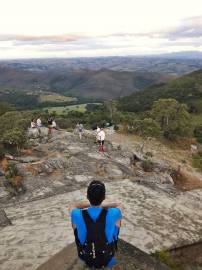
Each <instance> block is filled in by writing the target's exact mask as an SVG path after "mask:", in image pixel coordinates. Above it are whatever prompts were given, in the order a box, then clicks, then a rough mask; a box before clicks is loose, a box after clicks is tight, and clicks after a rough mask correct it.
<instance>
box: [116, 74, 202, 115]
mask: <svg viewBox="0 0 202 270" xmlns="http://www.w3.org/2000/svg"><path fill="white" fill-rule="evenodd" d="M168 98H173V99H176V100H177V101H179V102H180V103H186V104H187V106H188V110H189V111H190V112H202V70H199V71H195V72H193V73H190V74H188V75H185V76H182V77H181V78H177V79H174V80H172V81H170V82H169V83H166V84H159V85H153V86H151V87H149V88H147V89H144V90H143V91H139V92H136V93H134V94H132V95H130V96H127V97H123V98H120V99H119V109H120V110H122V111H130V112H136V113H137V112H143V111H146V110H150V109H151V108H152V105H153V103H154V101H156V100H158V99H168Z"/></svg>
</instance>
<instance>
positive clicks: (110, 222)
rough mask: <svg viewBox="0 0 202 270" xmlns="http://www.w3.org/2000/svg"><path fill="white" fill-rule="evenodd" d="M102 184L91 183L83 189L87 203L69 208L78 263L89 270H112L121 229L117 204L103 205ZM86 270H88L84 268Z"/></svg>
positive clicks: (104, 190) (120, 214)
mask: <svg viewBox="0 0 202 270" xmlns="http://www.w3.org/2000/svg"><path fill="white" fill-rule="evenodd" d="M105 193H106V189H105V185H104V183H102V182H101V181H92V182H91V183H90V184H89V186H88V189H87V198H88V200H89V202H79V203H75V204H74V205H73V206H72V207H70V211H71V221H72V227H73V230H74V235H75V242H76V245H77V250H78V257H79V258H80V259H81V264H84V265H86V266H88V267H89V268H93V269H94V268H96V269H103V268H105V267H109V268H113V269H115V268H116V266H115V264H116V259H115V257H114V255H115V252H116V251H117V242H118V234H119V229H120V227H121V219H122V213H121V210H120V209H119V207H120V204H118V203H111V204H104V203H103V201H104V199H105ZM87 269H88V268H87Z"/></svg>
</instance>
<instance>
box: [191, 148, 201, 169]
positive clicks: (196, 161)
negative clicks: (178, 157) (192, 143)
mask: <svg viewBox="0 0 202 270" xmlns="http://www.w3.org/2000/svg"><path fill="white" fill-rule="evenodd" d="M192 165H193V166H194V167H195V168H198V169H200V170H201V171H202V151H199V152H197V153H194V154H193V155H192Z"/></svg>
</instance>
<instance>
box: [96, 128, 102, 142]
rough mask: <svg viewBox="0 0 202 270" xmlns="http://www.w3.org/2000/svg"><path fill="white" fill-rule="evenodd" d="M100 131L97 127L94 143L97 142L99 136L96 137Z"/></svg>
mask: <svg viewBox="0 0 202 270" xmlns="http://www.w3.org/2000/svg"><path fill="white" fill-rule="evenodd" d="M100 130H101V129H100V127H99V126H97V129H96V138H95V142H96V143H97V142H98V141H99V136H98V134H99V132H100Z"/></svg>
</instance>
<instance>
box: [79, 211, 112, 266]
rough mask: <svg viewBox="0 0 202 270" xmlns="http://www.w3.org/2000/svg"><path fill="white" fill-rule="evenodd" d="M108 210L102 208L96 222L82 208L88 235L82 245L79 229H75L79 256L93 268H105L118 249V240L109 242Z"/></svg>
mask: <svg viewBox="0 0 202 270" xmlns="http://www.w3.org/2000/svg"><path fill="white" fill-rule="evenodd" d="M106 215H107V210H106V209H102V211H101V213H100V215H99V217H98V219H97V220H96V222H94V221H93V220H92V218H91V217H90V216H89V214H88V211H87V210H82V216H83V219H84V222H85V224H86V229H87V236H86V240H85V243H84V244H83V245H82V244H81V243H80V241H79V239H78V233H77V229H75V230H74V234H75V240H76V245H77V250H78V256H79V258H80V259H81V260H83V261H84V262H85V263H86V265H87V266H89V267H92V268H104V267H106V266H107V265H108V263H109V262H110V260H111V259H112V258H113V257H114V254H115V251H116V250H117V241H116V240H114V241H112V243H108V242H107V239H106V235H105V225H106Z"/></svg>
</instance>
